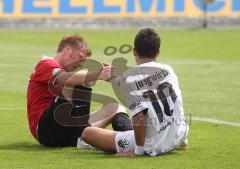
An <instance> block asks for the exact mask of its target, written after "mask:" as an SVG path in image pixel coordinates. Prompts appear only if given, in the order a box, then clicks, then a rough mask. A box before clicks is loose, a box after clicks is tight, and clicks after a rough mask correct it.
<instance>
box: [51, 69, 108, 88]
mask: <svg viewBox="0 0 240 169" xmlns="http://www.w3.org/2000/svg"><path fill="white" fill-rule="evenodd" d="M110 78H111V66H104V67H103V69H102V70H98V71H92V72H88V71H83V70H80V71H77V72H65V71H62V72H61V73H60V74H59V75H57V76H56V78H55V80H54V81H55V82H54V84H55V85H64V86H68V87H72V86H78V85H83V84H85V83H88V82H93V81H97V80H108V79H110Z"/></svg>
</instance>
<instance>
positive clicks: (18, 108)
mask: <svg viewBox="0 0 240 169" xmlns="http://www.w3.org/2000/svg"><path fill="white" fill-rule="evenodd" d="M7 110H13V111H14V110H16V111H17V110H25V111H26V108H21V107H0V111H7ZM187 118H188V120H193V121H200V122H207V123H212V124H223V125H227V126H234V127H240V122H229V121H223V120H217V119H211V118H203V117H190V119H189V117H187Z"/></svg>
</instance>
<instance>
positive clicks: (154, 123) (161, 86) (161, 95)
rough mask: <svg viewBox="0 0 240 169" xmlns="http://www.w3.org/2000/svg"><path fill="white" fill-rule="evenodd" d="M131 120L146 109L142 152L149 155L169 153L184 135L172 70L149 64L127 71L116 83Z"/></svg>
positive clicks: (185, 130) (182, 111)
mask: <svg viewBox="0 0 240 169" xmlns="http://www.w3.org/2000/svg"><path fill="white" fill-rule="evenodd" d="M118 84H119V85H120V87H121V88H122V89H123V91H124V93H125V96H126V98H127V102H128V106H129V109H130V112H131V114H132V116H134V115H136V114H137V113H139V112H141V111H143V110H145V109H147V132H146V139H145V145H144V149H145V152H147V153H148V154H150V155H156V154H161V153H165V152H169V151H171V150H173V149H174V148H176V147H177V146H178V145H179V144H180V142H181V140H182V139H184V137H186V135H187V130H188V128H187V125H186V123H185V121H184V110H183V103H182V95H181V90H180V88H179V84H178V79H177V76H176V74H175V73H174V71H173V69H172V68H171V67H170V66H168V65H164V64H159V63H156V62H148V63H145V64H141V65H138V66H135V67H133V68H130V69H129V70H128V71H126V72H125V73H123V74H122V76H121V77H120V78H119V79H118Z"/></svg>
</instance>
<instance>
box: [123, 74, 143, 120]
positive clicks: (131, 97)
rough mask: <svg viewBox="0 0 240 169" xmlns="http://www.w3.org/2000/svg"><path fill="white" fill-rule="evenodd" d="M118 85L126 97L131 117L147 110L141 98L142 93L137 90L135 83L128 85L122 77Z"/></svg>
mask: <svg viewBox="0 0 240 169" xmlns="http://www.w3.org/2000/svg"><path fill="white" fill-rule="evenodd" d="M130 81H134V78H133V79H130ZM119 83H120V87H121V89H122V92H123V93H124V95H125V97H126V100H127V103H128V108H129V111H130V113H131V116H134V115H136V114H138V113H140V112H141V111H143V110H145V109H147V108H148V105H147V103H146V102H145V99H144V98H143V94H142V91H139V90H138V89H137V87H136V85H135V83H132V82H130V83H129V82H128V80H127V79H126V77H122V78H121V80H120V81H119Z"/></svg>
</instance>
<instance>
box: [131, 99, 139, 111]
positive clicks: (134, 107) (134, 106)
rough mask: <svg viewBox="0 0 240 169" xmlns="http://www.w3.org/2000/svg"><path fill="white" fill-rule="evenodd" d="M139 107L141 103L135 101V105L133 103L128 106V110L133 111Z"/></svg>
mask: <svg viewBox="0 0 240 169" xmlns="http://www.w3.org/2000/svg"><path fill="white" fill-rule="evenodd" d="M140 105H141V102H140V101H136V102H135V103H133V104H131V105H130V106H129V109H130V110H135V109H136V108H137V107H138V106H140Z"/></svg>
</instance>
